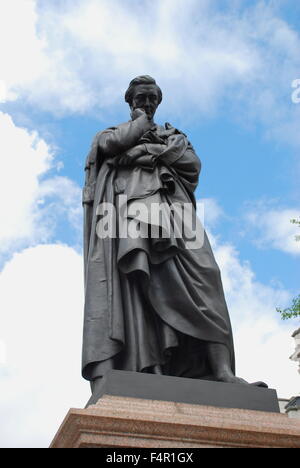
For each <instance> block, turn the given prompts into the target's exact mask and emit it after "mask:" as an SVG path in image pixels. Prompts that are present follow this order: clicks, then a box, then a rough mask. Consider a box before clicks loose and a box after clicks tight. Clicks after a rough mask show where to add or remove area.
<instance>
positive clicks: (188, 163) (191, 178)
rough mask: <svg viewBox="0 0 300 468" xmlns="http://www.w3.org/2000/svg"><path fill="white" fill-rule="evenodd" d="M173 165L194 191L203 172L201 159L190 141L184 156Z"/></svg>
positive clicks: (187, 185) (188, 186)
mask: <svg viewBox="0 0 300 468" xmlns="http://www.w3.org/2000/svg"><path fill="white" fill-rule="evenodd" d="M171 167H173V168H174V169H175V171H176V173H177V174H178V175H179V177H180V178H181V180H182V181H183V182H184V184H185V185H186V187H187V188H188V189H189V190H190V191H191V192H194V191H195V190H196V188H197V185H198V180H199V175H200V172H201V161H200V159H199V157H198V156H197V154H196V153H195V150H194V148H193V147H192V145H191V144H190V143H189V144H188V147H187V149H186V150H185V152H184V153H183V155H182V157H181V158H179V159H177V160H176V161H175V162H174V163H173V164H171Z"/></svg>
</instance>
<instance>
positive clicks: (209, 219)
mask: <svg viewBox="0 0 300 468" xmlns="http://www.w3.org/2000/svg"><path fill="white" fill-rule="evenodd" d="M197 206H199V207H201V206H203V213H204V224H205V226H206V227H208V228H209V229H212V228H214V227H215V226H216V224H217V223H218V222H219V221H220V220H221V219H222V218H225V217H227V216H226V215H225V212H224V210H223V208H222V207H221V206H220V204H219V203H218V201H217V200H215V199H214V198H202V199H200V200H198V201H197Z"/></svg>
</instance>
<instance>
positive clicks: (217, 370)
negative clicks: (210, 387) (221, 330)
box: [207, 342, 248, 384]
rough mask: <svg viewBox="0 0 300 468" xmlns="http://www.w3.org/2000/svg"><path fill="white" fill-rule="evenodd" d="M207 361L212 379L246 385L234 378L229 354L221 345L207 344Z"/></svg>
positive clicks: (239, 379)
mask: <svg viewBox="0 0 300 468" xmlns="http://www.w3.org/2000/svg"><path fill="white" fill-rule="evenodd" d="M207 354H208V360H209V363H210V366H211V369H212V372H213V376H214V379H215V380H217V381H219V382H228V383H241V384H248V382H246V380H244V379H241V378H240V377H236V376H235V375H234V373H233V372H232V368H231V359H230V352H229V349H228V348H227V346H225V345H224V344H222V343H211V342H208V343H207Z"/></svg>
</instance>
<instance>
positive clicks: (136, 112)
mask: <svg viewBox="0 0 300 468" xmlns="http://www.w3.org/2000/svg"><path fill="white" fill-rule="evenodd" d="M142 115H146V112H145V111H144V109H140V108H136V109H134V110H133V111H132V112H131V120H136V119H138V118H139V117H141V116H142Z"/></svg>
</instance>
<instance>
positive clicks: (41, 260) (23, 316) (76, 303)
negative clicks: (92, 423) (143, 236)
mask: <svg viewBox="0 0 300 468" xmlns="http://www.w3.org/2000/svg"><path fill="white" fill-rule="evenodd" d="M0 310H1V318H0V330H1V338H2V344H3V348H4V349H5V351H6V364H4V362H3V361H2V362H0V381H1V396H0V414H1V421H2V424H1V429H0V445H1V446H4V447H36V446H41V447H47V446H48V445H49V444H50V442H51V439H52V438H53V437H54V435H55V433H56V431H57V429H58V427H59V425H60V424H61V422H62V420H63V418H64V417H65V415H66V413H67V411H68V410H69V408H70V407H84V405H85V403H86V402H87V400H88V398H89V392H90V390H89V385H88V383H85V382H84V381H83V380H82V378H81V375H80V374H81V369H80V362H81V336H82V323H83V271H82V258H81V256H80V255H78V254H77V253H76V252H75V251H74V250H73V249H71V248H69V247H67V246H63V245H43V246H38V247H35V248H30V249H26V250H24V251H23V252H22V253H19V254H15V255H14V257H13V258H12V260H11V261H10V262H9V263H7V264H6V266H5V268H4V269H3V271H2V272H1V274H0Z"/></svg>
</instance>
